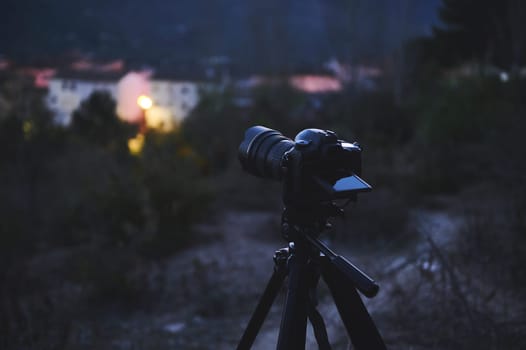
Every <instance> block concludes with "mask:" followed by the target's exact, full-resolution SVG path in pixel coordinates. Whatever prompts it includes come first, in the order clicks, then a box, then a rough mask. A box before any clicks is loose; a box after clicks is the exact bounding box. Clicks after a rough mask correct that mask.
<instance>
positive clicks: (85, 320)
mask: <svg viewBox="0 0 526 350" xmlns="http://www.w3.org/2000/svg"><path fill="white" fill-rule="evenodd" d="M439 202H440V205H438V206H436V205H433V206H427V207H426V208H427V209H410V215H409V222H408V224H407V231H408V234H401V235H399V236H397V237H393V238H392V239H387V240H385V241H383V242H382V243H380V244H374V245H363V244H358V245H353V240H352V239H344V240H342V239H337V240H336V241H333V242H330V245H331V247H332V248H333V249H334V250H335V251H337V252H338V253H339V254H341V255H344V256H346V257H347V258H348V259H349V260H351V261H352V262H353V263H354V264H355V265H357V266H358V267H360V268H362V269H363V270H364V271H366V272H367V273H368V274H369V275H371V276H372V277H374V278H375V279H376V280H377V281H378V282H379V284H380V286H381V288H380V293H379V294H378V295H377V297H375V298H373V299H365V298H364V302H365V305H366V306H367V308H368V310H369V312H370V313H371V315H372V317H373V319H374V320H375V322H376V323H377V325H378V328H379V329H380V332H381V333H382V335H383V337H384V339H385V341H386V343H387V345H388V348H389V349H450V348H472V345H473V344H483V345H482V346H478V348H481V349H504V348H506V349H512V348H516V349H520V348H521V346H522V345H524V341H523V340H521V339H522V334H525V333H526V321H525V318H524V317H523V316H522V315H523V312H524V311H526V308H525V307H524V301H522V299H521V298H520V294H518V293H516V292H513V291H509V290H498V289H496V288H495V287H494V286H493V285H491V284H488V283H487V281H486V280H484V279H483V277H484V273H485V270H484V269H473V268H472V267H470V268H469V270H465V269H464V270H463V266H456V265H455V263H456V262H455V261H454V260H451V254H450V253H451V252H454V251H455V250H456V249H457V246H458V245H459V244H460V240H461V238H462V236H461V235H460V233H461V232H462V230H464V229H465V228H464V227H465V221H466V217H465V213H463V211H462V210H460V209H459V208H458V207H457V206H455V202H453V203H451V202H450V201H449V200H447V199H446V200H445V202H444V201H439ZM279 226H280V212H279V211H269V210H248V209H247V210H240V209H225V210H223V212H222V213H221V214H218V215H217V216H215V217H211V218H209V219H208V220H207V221H206V222H204V223H202V224H200V225H199V226H198V227H196V230H195V234H196V235H197V236H196V237H198V242H197V243H196V244H194V245H193V246H191V247H189V248H186V249H185V250H183V251H180V252H179V253H178V254H176V255H174V256H173V257H171V258H167V259H165V260H163V262H162V263H159V262H157V263H153V262H152V263H151V265H149V266H145V267H144V269H145V271H143V273H144V275H145V276H147V279H144V288H145V289H148V288H151V289H154V290H155V291H156V292H155V293H153V294H152V295H151V297H149V298H148V301H147V302H146V303H145V305H138V306H137V307H135V306H133V305H131V306H128V307H127V308H126V309H125V311H123V310H122V308H121V309H118V308H116V309H115V310H113V309H112V308H111V306H110V307H108V306H106V307H105V308H103V309H97V310H86V311H85V312H84V313H83V315H85V317H84V316H83V317H82V318H79V317H77V316H78V313H77V314H76V315H77V316H75V317H72V318H71V319H70V320H69V321H68V322H66V324H65V325H64V326H63V327H57V329H58V330H57V331H58V332H60V334H58V335H57V336H56V337H55V338H57V337H58V338H61V339H62V340H61V346H60V348H65V349H101V350H104V349H122V350H128V349H148V350H155V349H185V350H186V349H189V350H191V349H218V350H221V349H233V348H235V347H236V344H237V342H238V341H239V339H240V337H241V335H242V333H243V331H244V328H245V325H246V323H247V322H248V319H249V317H250V315H251V314H252V312H253V310H254V308H255V306H256V303H257V301H258V300H259V297H260V295H261V293H262V291H263V289H264V287H265V286H266V283H267V281H268V279H269V277H270V276H271V274H272V269H273V261H272V256H273V254H274V251H275V250H277V249H279V248H281V247H284V246H285V242H284V241H283V240H282V238H281V235H280V230H279V228H280V227H279ZM411 233H413V234H412V235H411ZM351 238H352V237H351ZM55 260H57V259H55ZM59 260H60V259H59ZM44 265H45V266H48V267H49V266H50V265H49V264H44ZM466 271H467V272H466ZM152 286H153V287H152ZM68 291H69V292H68V294H71V291H72V290H71V289H68ZM79 293H80V291H79ZM284 297H285V292H284V290H282V292H281V293H280V295H279V296H278V299H277V300H276V302H275V304H274V305H273V307H272V309H271V311H270V314H269V315H268V317H267V319H266V321H265V323H264V325H263V327H262V329H261V331H260V333H259V335H258V337H257V339H256V343H255V344H254V346H253V349H255V350H266V349H274V348H275V345H276V340H277V336H278V330H279V324H280V319H281V310H282V305H283V301H284ZM73 299H74V298H73ZM73 299H72V300H73ZM152 299H153V300H152ZM319 300H320V304H319V307H318V308H319V310H320V312H321V314H322V315H323V317H324V319H325V322H326V325H327V330H328V334H329V339H330V340H331V342H332V344H333V347H334V349H348V348H349V342H348V340H347V337H346V334H345V329H344V328H343V324H342V323H341V321H340V318H339V315H338V312H337V310H336V308H335V305H334V304H333V301H332V298H331V296H330V293H329V292H328V289H327V288H326V287H325V286H324V285H323V283H321V284H320V287H319ZM63 316H64V315H62V316H61V317H62V318H63ZM510 324H511V325H512V326H509V325H510ZM466 337H471V338H473V339H474V340H473V341H471V340H470V341H465V339H466ZM480 339H482V343H481V341H480ZM502 339H505V340H509V341H507V342H505V345H503V343H502ZM510 344H511V345H510ZM307 349H317V346H316V343H315V340H314V336H313V334H312V329H311V327H308V335H307Z"/></svg>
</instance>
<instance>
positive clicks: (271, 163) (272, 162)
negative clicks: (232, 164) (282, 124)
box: [239, 126, 294, 180]
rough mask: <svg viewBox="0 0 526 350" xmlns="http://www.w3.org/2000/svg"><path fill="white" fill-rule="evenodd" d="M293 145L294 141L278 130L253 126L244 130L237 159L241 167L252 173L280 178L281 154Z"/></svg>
mask: <svg viewBox="0 0 526 350" xmlns="http://www.w3.org/2000/svg"><path fill="white" fill-rule="evenodd" d="M292 147H294V141H292V140H291V139H289V138H287V137H285V136H283V135H282V134H281V133H280V132H279V131H276V130H272V129H269V128H265V127H264V126H253V127H251V128H249V129H247V131H246V132H245V138H244V140H243V142H241V145H240V146H239V160H240V162H241V165H242V166H243V169H244V170H245V171H247V172H249V173H251V174H253V175H256V176H259V177H264V178H271V179H274V180H281V179H282V177H283V169H282V167H281V160H282V159H283V155H284V154H285V153H286V152H287V151H288V150H290V149H291V148H292Z"/></svg>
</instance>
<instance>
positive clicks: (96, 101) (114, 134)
mask: <svg viewBox="0 0 526 350" xmlns="http://www.w3.org/2000/svg"><path fill="white" fill-rule="evenodd" d="M115 106H116V104H115V101H114V100H113V98H112V97H111V95H110V94H108V93H107V92H101V91H95V92H93V93H92V94H91V95H90V97H89V98H88V99H87V100H86V101H84V102H82V104H81V105H80V107H79V108H78V109H77V110H76V111H74V112H73V121H72V124H71V129H72V131H73V133H75V134H76V135H77V136H79V137H80V138H82V139H84V140H86V141H88V142H90V143H93V144H95V145H99V146H103V147H106V148H109V149H110V150H116V149H120V148H122V147H124V146H125V145H126V142H127V140H128V138H129V137H131V136H133V135H134V132H136V130H134V129H135V128H134V126H133V125H130V124H126V123H125V122H123V121H121V120H120V119H119V118H118V117H117V113H116V108H115Z"/></svg>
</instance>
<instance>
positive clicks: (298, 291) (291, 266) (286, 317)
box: [277, 247, 309, 350]
mask: <svg viewBox="0 0 526 350" xmlns="http://www.w3.org/2000/svg"><path fill="white" fill-rule="evenodd" d="M307 259H308V254H307V247H298V248H296V249H295V250H294V251H293V252H292V253H291V255H290V257H289V260H288V273H289V278H288V291H287V299H286V302H285V309H284V310H283V317H282V319H281V327H280V330H279V337H278V346H277V350H300V349H305V339H306V332H307V307H308V290H309V270H308V266H307Z"/></svg>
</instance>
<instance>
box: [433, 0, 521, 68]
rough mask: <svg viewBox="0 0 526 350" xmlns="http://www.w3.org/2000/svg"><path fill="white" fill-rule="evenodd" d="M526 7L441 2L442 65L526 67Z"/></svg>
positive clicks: (510, 0) (437, 31) (489, 0)
mask: <svg viewBox="0 0 526 350" xmlns="http://www.w3.org/2000/svg"><path fill="white" fill-rule="evenodd" d="M525 10H526V6H525V5H524V4H523V3H522V2H521V1H520V0H442V7H441V8H440V10H439V16H440V19H441V20H442V22H443V23H444V24H445V27H444V28H434V37H435V42H436V44H437V46H438V47H440V49H441V50H440V51H441V54H442V61H443V62H445V63H449V64H454V63H458V62H460V61H465V60H475V61H477V62H479V63H480V64H481V65H482V66H487V65H489V64H493V65H497V66H499V67H501V68H504V69H512V68H514V70H517V68H518V66H519V65H521V64H524V63H525V62H524V58H525V57H524V53H525V52H524V50H525V48H526V34H525V33H526V12H525Z"/></svg>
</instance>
